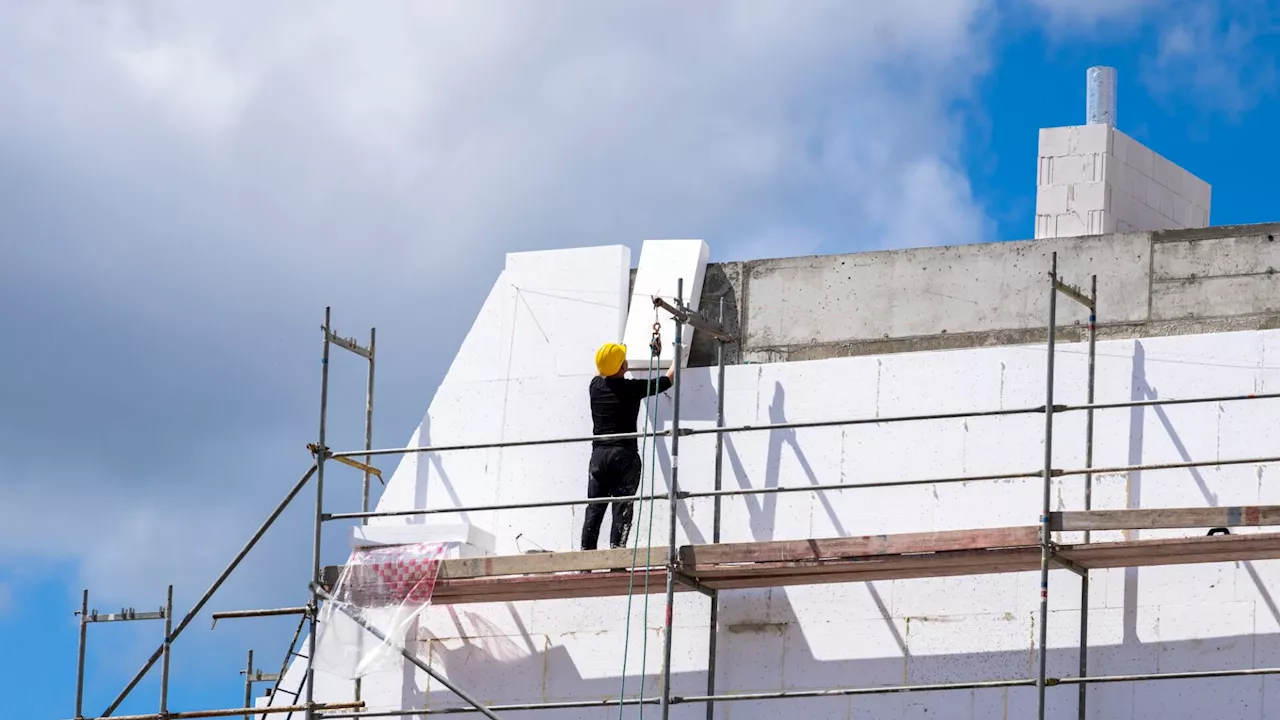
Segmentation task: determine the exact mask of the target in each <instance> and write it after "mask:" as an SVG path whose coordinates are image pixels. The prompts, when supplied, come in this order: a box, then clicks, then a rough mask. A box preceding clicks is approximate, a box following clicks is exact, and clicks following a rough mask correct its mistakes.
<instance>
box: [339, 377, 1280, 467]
mask: <svg viewBox="0 0 1280 720" xmlns="http://www.w3.org/2000/svg"><path fill="white" fill-rule="evenodd" d="M1275 399H1280V393H1248V394H1244V395H1218V396H1212V397H1200V398H1170V399H1166V400H1159V399H1157V400H1126V401H1122V402H1110V403H1086V404H1083V405H1054V406H1053V412H1054V414H1055V415H1057V414H1061V413H1068V412H1081V411H1087V410H1117V409H1122V408H1135V407H1155V406H1164V405H1190V404H1195V403H1215V402H1219V403H1221V402H1236V401H1243V400H1275ZM1044 411H1045V408H1044V406H1043V405H1038V406H1035V407H1023V408H1008V409H1003V410H970V411H964V412H949V413H928V414H921V415H899V416H889V417H860V418H847V419H842V420H811V421H810V420H802V421H797V422H781V423H766V424H764V425H734V426H726V427H705V428H683V429H681V431H680V435H681V436H689V435H715V434H724V433H740V432H767V431H773V430H800V429H804V428H818V427H836V426H851V425H887V424H891V423H901V422H923V421H929V420H963V419H968V418H981V417H1004V416H1013V415H1040V414H1043V413H1044ZM670 435H671V430H658V431H656V432H649V433H644V432H636V433H618V434H614V435H579V436H575V437H563V438H544V439H539V440H510V441H506V442H492V443H463V444H456V445H424V446H419V447H401V448H383V449H380V450H346V451H343V452H335V453H331V454H330V455H329V457H332V458H335V459H336V458H344V457H357V456H361V455H411V454H416V453H442V452H461V451H466V450H491V449H494V448H510V447H531V446H538V445H566V444H572V443H585V442H593V441H596V440H639V439H641V438H647V437H648V438H652V437H669V436H670Z"/></svg>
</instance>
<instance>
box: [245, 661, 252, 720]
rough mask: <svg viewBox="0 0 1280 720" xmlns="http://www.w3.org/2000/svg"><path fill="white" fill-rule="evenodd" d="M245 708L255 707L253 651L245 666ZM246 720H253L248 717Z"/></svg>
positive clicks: (246, 716)
mask: <svg viewBox="0 0 1280 720" xmlns="http://www.w3.org/2000/svg"><path fill="white" fill-rule="evenodd" d="M244 706H245V707H253V651H252V650H250V651H249V661H248V662H247V663H246V664H245V666H244ZM244 720H253V719H252V718H251V717H249V716H248V715H245V716H244Z"/></svg>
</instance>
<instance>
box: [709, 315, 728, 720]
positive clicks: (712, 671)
mask: <svg viewBox="0 0 1280 720" xmlns="http://www.w3.org/2000/svg"><path fill="white" fill-rule="evenodd" d="M719 322H720V327H722V328H723V327H724V298H723V297H721V298H720V316H719ZM716 427H724V341H723V340H720V339H719V338H717V339H716ZM723 469H724V433H716V470H715V489H716V490H717V491H719V490H720V488H721V485H722V484H723V480H722V478H723ZM713 508H714V509H713V511H712V513H711V542H713V543H718V542H720V496H719V495H716V496H715V498H714V500H713ZM719 624H720V591H719V590H712V591H711V623H710V625H711V627H710V629H709V630H708V637H707V695H708V696H714V695H715V694H716V646H717V645H718V635H717V634H716V630H717V628H718V626H719ZM715 713H716V701H715V700H708V701H707V720H714V718H715Z"/></svg>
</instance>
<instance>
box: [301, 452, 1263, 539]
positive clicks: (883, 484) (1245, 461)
mask: <svg viewBox="0 0 1280 720" xmlns="http://www.w3.org/2000/svg"><path fill="white" fill-rule="evenodd" d="M1278 462H1280V455H1272V456H1266V457H1254V458H1229V459H1219V460H1197V461H1189V462H1176V463H1147V464H1144V465H1117V466H1114V467H1095V468H1070V469H1066V470H1054V471H1053V476H1054V477H1060V476H1071V475H1092V476H1098V475H1108V474H1111V475H1114V474H1118V473H1127V472H1140V471H1143V470H1185V469H1189V468H1200V467H1226V466H1229V465H1269V464H1273V463H1278ZM1037 477H1044V471H1043V470H1028V471H1025V472H1007V473H992V474H989V475H955V476H950V477H936V478H921V479H918V480H883V481H870V482H862V483H826V484H823V483H816V484H812V485H784V486H779V487H760V488H737V489H732V490H695V491H682V492H681V493H680V497H681V498H682V499H686V500H688V499H697V498H708V497H734V496H738V495H771V494H775V493H793V492H837V491H842V490H866V489H870V488H887V487H910V486H914V485H947V484H951V483H969V482H986V481H994V480H1017V479H1023V478H1037ZM642 499H643V500H667V499H669V497H668V495H666V494H662V495H653V496H639V495H635V496H627V497H623V498H609V500H610V501H611V502H612V501H614V500H617V501H623V502H626V501H635V500H642ZM600 502H602V499H600V498H595V499H581V498H576V499H573V500H547V501H542V502H534V503H502V504H497V505H472V506H469V507H458V508H426V509H422V508H419V509H414V510H389V511H381V512H376V511H375V512H367V513H335V514H332V515H326V516H325V519H326V520H345V519H354V518H367V517H402V516H408V515H435V514H443V513H460V512H480V511H485V510H522V509H529V508H541V507H558V506H568V505H591V504H595V503H600ZM1197 527H1198V526H1197Z"/></svg>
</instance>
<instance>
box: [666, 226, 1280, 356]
mask: <svg viewBox="0 0 1280 720" xmlns="http://www.w3.org/2000/svg"><path fill="white" fill-rule="evenodd" d="M1278 234H1280V224H1278V223H1269V224H1262V225H1236V226H1222V227H1211V228H1200V229H1188V230H1165V231H1156V232H1141V233H1120V234H1113V235H1094V236H1084V237H1074V238H1051V239H1045V240H1027V241H1017V242H1001V243H983V244H975V245H960V246H949V247H934V248H919V249H911V250H892V251H881V252H869V253H851V254H845V255H824V256H811V257H795V258H778V259H766V260H752V261H747V262H734V263H723V264H712V265H711V266H710V267H709V268H708V270H707V285H706V287H705V288H704V292H703V307H704V308H707V309H708V310H709V311H710V309H711V308H714V307H716V302H717V301H718V298H719V297H720V296H721V295H723V296H724V297H726V298H727V312H729V314H730V316H731V317H730V320H729V323H728V324H730V325H734V326H736V327H737V329H739V330H740V331H741V342H740V343H739V344H738V346H737V347H736V348H733V350H732V351H731V357H732V358H733V359H731V360H729V362H733V361H734V360H741V361H745V362H782V361H789V360H816V359H822V358H830V357H842V356H852V355H865V354H884V353H897V352H912V351H921V350H939V349H952V348H963V347H985V346H992V345H1010V344H1025V343H1032V342H1039V341H1042V340H1043V338H1044V337H1045V326H1046V324H1047V322H1048V300H1049V282H1048V277H1047V273H1048V271H1049V267H1050V256H1051V254H1052V253H1054V252H1057V254H1058V272H1059V276H1060V277H1061V278H1062V279H1063V281H1064V282H1067V283H1069V284H1071V285H1074V286H1076V287H1078V288H1080V289H1082V290H1085V291H1087V290H1088V288H1089V283H1090V276H1091V275H1093V274H1096V275H1097V276H1098V324H1099V335H1100V337H1106V338H1133V337H1143V336H1148V335H1166V334H1182V333H1200V332H1212V331H1215V330H1218V329H1248V328H1258V329H1260V328H1269V327H1275V326H1276V324H1277V322H1280V299H1277V298H1280V294H1277V293H1276V292H1275V291H1274V290H1275V289H1276V283H1278V282H1280V280H1277V279H1276V277H1275V271H1276V270H1277V269H1280V247H1277V246H1276V244H1275V237H1276V236H1277V235H1278ZM1269 238H1270V239H1269ZM1087 320H1088V313H1087V311H1086V310H1084V309H1083V308H1082V307H1081V306H1079V305H1077V304H1076V303H1074V302H1072V301H1071V300H1069V299H1067V298H1065V297H1062V296H1059V299H1058V324H1059V327H1060V328H1063V329H1064V332H1065V333H1067V335H1066V337H1067V338H1068V339H1070V338H1072V337H1077V336H1078V335H1079V331H1078V330H1077V329H1078V328H1083V327H1084V325H1085V324H1086V323H1087ZM734 353H736V354H734ZM714 362H715V355H714V343H710V342H709V341H707V340H706V339H705V338H704V339H703V341H702V342H701V343H697V342H695V345H694V348H693V352H692V355H691V365H694V366H699V365H710V364H714Z"/></svg>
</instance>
